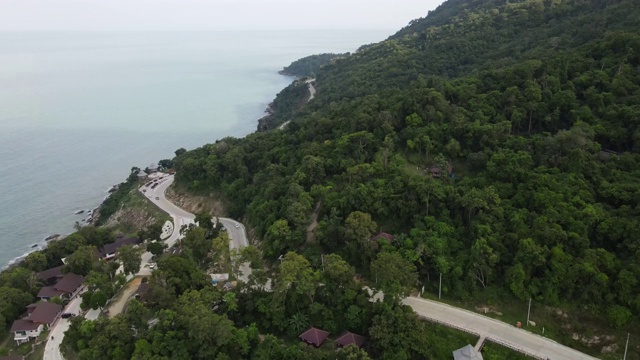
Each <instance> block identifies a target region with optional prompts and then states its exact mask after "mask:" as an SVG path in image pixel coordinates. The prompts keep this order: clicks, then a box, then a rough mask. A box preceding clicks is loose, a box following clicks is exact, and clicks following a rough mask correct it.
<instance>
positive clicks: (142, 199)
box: [122, 188, 171, 220]
mask: <svg viewBox="0 0 640 360" xmlns="http://www.w3.org/2000/svg"><path fill="white" fill-rule="evenodd" d="M122 207H128V208H133V209H141V210H144V211H145V212H147V213H149V214H151V215H153V216H154V217H155V218H157V219H160V220H171V217H170V216H169V215H168V214H167V213H166V212H164V211H162V210H160V208H159V207H157V206H155V205H154V204H153V203H152V202H151V201H149V199H147V197H146V196H144V195H143V194H141V193H140V192H139V191H138V189H137V188H134V189H131V191H129V193H128V194H127V196H125V198H124V199H123V200H122Z"/></svg>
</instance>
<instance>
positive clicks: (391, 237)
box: [371, 232, 395, 242]
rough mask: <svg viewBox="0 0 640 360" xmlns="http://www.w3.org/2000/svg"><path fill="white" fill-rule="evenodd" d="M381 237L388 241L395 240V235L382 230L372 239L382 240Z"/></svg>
mask: <svg viewBox="0 0 640 360" xmlns="http://www.w3.org/2000/svg"><path fill="white" fill-rule="evenodd" d="M381 239H385V240H387V241H388V242H393V239H395V236H393V235H391V234H389V233H386V232H381V233H380V234H378V235H376V236H374V237H373V238H371V240H373V241H380V240H381Z"/></svg>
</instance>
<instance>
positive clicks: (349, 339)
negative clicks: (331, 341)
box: [336, 331, 367, 347]
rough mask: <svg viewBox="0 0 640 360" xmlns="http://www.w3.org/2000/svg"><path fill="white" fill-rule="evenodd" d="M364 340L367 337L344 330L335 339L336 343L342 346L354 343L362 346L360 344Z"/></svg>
mask: <svg viewBox="0 0 640 360" xmlns="http://www.w3.org/2000/svg"><path fill="white" fill-rule="evenodd" d="M366 340H367V338H365V337H364V336H361V335H358V334H354V333H352V332H348V331H346V332H345V333H344V334H342V335H341V336H340V337H339V338H338V339H337V340H336V344H338V346H342V347H345V346H348V345H351V344H354V345H355V346H357V347H362V345H363V344H364V342H365V341H366Z"/></svg>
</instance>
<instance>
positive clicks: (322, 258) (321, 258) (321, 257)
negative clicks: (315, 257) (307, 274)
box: [320, 254, 324, 271]
mask: <svg viewBox="0 0 640 360" xmlns="http://www.w3.org/2000/svg"><path fill="white" fill-rule="evenodd" d="M320 261H322V271H324V254H320Z"/></svg>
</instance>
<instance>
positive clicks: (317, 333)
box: [298, 326, 329, 347]
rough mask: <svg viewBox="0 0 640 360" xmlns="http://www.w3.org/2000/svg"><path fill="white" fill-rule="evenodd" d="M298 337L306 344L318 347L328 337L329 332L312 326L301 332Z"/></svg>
mask: <svg viewBox="0 0 640 360" xmlns="http://www.w3.org/2000/svg"><path fill="white" fill-rule="evenodd" d="M298 337H299V338H300V339H302V341H304V342H306V343H307V344H311V345H314V346H316V347H319V346H320V345H322V343H323V342H324V341H325V340H326V339H327V338H328V337H329V332H328V331H324V330H320V329H316V328H314V327H313V326H312V327H311V328H310V329H309V330H307V331H305V332H303V333H302V334H300V336H298Z"/></svg>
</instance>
